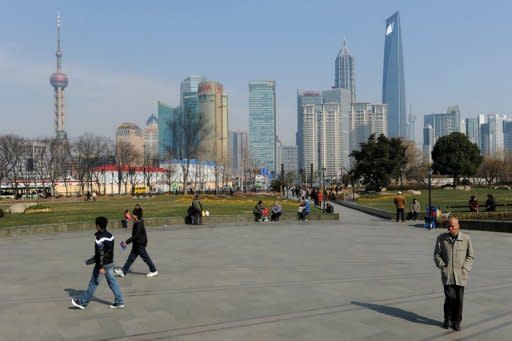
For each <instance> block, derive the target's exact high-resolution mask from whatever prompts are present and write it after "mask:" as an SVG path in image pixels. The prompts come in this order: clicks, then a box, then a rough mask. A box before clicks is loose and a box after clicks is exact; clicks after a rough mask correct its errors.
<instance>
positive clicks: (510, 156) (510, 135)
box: [503, 120, 512, 162]
mask: <svg viewBox="0 0 512 341" xmlns="http://www.w3.org/2000/svg"><path fill="white" fill-rule="evenodd" d="M503 149H504V154H505V155H504V156H505V161H508V162H510V161H512V121H508V120H507V121H503Z"/></svg>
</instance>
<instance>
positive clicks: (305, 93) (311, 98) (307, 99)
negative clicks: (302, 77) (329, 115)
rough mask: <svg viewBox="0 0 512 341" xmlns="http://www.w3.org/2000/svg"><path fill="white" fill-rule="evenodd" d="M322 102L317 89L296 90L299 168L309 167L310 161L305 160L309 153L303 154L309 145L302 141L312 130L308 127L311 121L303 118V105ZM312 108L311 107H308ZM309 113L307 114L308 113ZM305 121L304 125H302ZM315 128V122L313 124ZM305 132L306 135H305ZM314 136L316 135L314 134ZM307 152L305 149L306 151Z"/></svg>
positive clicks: (308, 157)
mask: <svg viewBox="0 0 512 341" xmlns="http://www.w3.org/2000/svg"><path fill="white" fill-rule="evenodd" d="M321 104H322V95H321V94H320V92H319V91H315V90H301V89H299V90H297V134H296V144H297V152H298V159H299V169H306V168H307V169H308V171H309V169H310V163H308V162H306V161H305V160H306V159H310V158H311V155H307V156H305V155H304V153H305V151H306V150H309V146H304V141H305V140H306V139H310V138H311V134H312V132H311V131H310V129H312V128H313V127H312V126H311V122H310V121H309V117H308V119H306V118H305V108H304V107H305V106H306V105H321ZM309 110H312V109H309ZM308 115H309V114H308ZM304 123H306V126H304ZM315 129H316V124H315ZM305 134H306V135H307V137H305ZM315 136H316V135H315ZM306 152H307V151H306Z"/></svg>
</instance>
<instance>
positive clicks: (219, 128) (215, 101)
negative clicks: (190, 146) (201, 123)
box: [198, 81, 229, 163]
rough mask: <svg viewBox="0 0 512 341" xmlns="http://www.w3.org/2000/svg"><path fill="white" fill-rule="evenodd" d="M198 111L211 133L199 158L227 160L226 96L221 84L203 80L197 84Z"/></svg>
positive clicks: (223, 161) (204, 142)
mask: <svg viewBox="0 0 512 341" xmlns="http://www.w3.org/2000/svg"><path fill="white" fill-rule="evenodd" d="M198 99H199V103H198V113H199V115H201V116H203V117H204V118H205V120H206V122H207V127H206V128H207V129H210V131H211V134H210V136H209V138H208V139H205V141H202V143H203V144H204V147H203V150H204V151H205V153H204V155H203V156H201V157H200V159H204V160H212V161H217V162H221V163H226V162H227V161H228V155H229V154H228V129H229V125H228V96H227V94H226V93H225V92H224V87H223V86H222V84H220V83H218V82H215V81H204V82H201V83H199V85H198Z"/></svg>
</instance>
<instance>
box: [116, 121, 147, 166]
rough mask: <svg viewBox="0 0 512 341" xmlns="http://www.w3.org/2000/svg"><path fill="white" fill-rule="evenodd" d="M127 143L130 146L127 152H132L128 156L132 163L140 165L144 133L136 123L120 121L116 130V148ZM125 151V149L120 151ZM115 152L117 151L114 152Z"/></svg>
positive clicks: (142, 158)
mask: <svg viewBox="0 0 512 341" xmlns="http://www.w3.org/2000/svg"><path fill="white" fill-rule="evenodd" d="M122 143H127V144H129V145H130V146H131V148H130V150H129V152H130V153H132V155H131V157H130V158H127V159H129V160H130V161H131V163H132V164H133V165H142V164H143V163H144V135H143V134H142V130H141V129H140V128H139V126H138V125H136V124H134V123H129V122H125V123H121V124H120V125H119V127H117V130H116V150H117V151H119V146H120V144H122ZM122 152H126V151H122ZM116 154H117V152H116Z"/></svg>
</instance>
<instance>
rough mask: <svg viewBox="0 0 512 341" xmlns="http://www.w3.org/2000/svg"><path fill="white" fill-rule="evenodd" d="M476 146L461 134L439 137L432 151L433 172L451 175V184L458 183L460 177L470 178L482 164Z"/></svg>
mask: <svg viewBox="0 0 512 341" xmlns="http://www.w3.org/2000/svg"><path fill="white" fill-rule="evenodd" d="M482 159H483V158H482V156H481V155H480V149H478V147H477V145H476V144H474V143H472V142H471V141H469V140H468V138H467V137H466V135H464V134H462V133H451V134H450V135H447V136H443V137H440V138H439V139H438V140H437V142H436V144H435V145H434V149H433V150H432V161H433V165H432V169H433V170H434V172H437V173H441V174H446V175H452V176H453V184H454V185H457V184H458V183H459V180H458V179H459V177H460V176H468V177H469V176H472V175H473V174H475V173H476V171H477V169H478V166H480V164H481V163H482Z"/></svg>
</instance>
